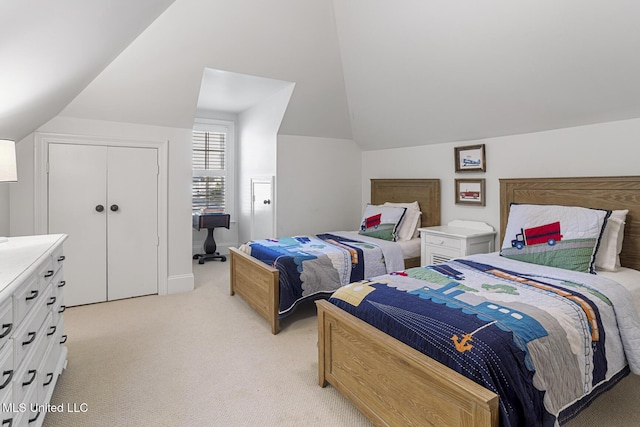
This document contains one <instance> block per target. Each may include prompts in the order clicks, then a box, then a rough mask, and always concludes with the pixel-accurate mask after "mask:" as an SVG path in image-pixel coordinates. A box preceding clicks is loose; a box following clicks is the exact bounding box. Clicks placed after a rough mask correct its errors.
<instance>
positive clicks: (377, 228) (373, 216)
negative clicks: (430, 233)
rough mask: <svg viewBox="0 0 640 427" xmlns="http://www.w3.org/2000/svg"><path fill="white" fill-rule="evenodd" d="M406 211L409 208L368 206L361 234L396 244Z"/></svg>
mask: <svg viewBox="0 0 640 427" xmlns="http://www.w3.org/2000/svg"><path fill="white" fill-rule="evenodd" d="M406 210H407V208H403V207H396V206H377V205H367V207H366V208H365V210H364V215H363V216H362V221H361V222H360V231H359V233H360V234H362V235H363V236H369V237H375V238H377V239H383V240H390V241H392V242H395V241H396V240H397V239H398V226H399V224H400V221H402V217H403V216H404V214H405V211H406Z"/></svg>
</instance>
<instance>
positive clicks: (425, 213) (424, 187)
mask: <svg viewBox="0 0 640 427" xmlns="http://www.w3.org/2000/svg"><path fill="white" fill-rule="evenodd" d="M416 200H417V201H418V204H419V205H420V210H421V211H422V216H421V218H420V226H421V227H430V226H433V225H440V180H439V179H372V180H371V203H372V204H374V205H381V204H383V203H384V202H393V203H411V202H415V201H416Z"/></svg>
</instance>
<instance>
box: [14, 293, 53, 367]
mask: <svg viewBox="0 0 640 427" xmlns="http://www.w3.org/2000/svg"><path fill="white" fill-rule="evenodd" d="M50 295H51V289H48V292H47V293H45V294H44V295H43V296H42V298H39V299H38V300H39V301H42V303H40V304H38V305H37V306H36V307H34V309H33V310H32V312H30V313H29V315H28V316H27V317H26V318H25V320H24V322H23V323H22V324H21V325H20V327H19V328H18V330H17V331H16V333H15V335H14V343H13V344H14V345H13V347H14V355H15V361H16V364H17V363H18V361H20V360H22V358H23V357H25V355H27V353H29V351H31V349H32V348H35V347H36V345H35V343H36V342H37V341H38V338H39V335H40V334H42V329H41V327H42V325H43V323H44V321H45V319H46V318H47V315H48V314H49V312H50V309H49V306H47V305H46V304H45V303H44V301H46V299H47V298H49V296H50Z"/></svg>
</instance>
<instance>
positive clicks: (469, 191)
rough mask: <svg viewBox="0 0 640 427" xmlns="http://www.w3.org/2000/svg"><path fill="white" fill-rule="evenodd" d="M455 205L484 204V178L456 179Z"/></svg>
mask: <svg viewBox="0 0 640 427" xmlns="http://www.w3.org/2000/svg"><path fill="white" fill-rule="evenodd" d="M455 189H456V199H455V200H456V204H457V205H475V206H484V205H485V202H486V200H485V193H484V179H456V185H455Z"/></svg>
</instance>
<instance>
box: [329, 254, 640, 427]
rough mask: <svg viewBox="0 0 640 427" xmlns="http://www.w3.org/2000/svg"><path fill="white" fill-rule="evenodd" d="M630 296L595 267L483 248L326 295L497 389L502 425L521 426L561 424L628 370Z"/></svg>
mask: <svg viewBox="0 0 640 427" xmlns="http://www.w3.org/2000/svg"><path fill="white" fill-rule="evenodd" d="M494 261H495V263H494ZM488 262H491V264H489V263H488ZM522 267H524V268H522ZM532 269H533V272H532ZM587 276H589V277H587ZM630 299H631V298H630V296H629V293H628V291H626V289H624V288H623V287H622V286H621V285H619V284H617V283H616V282H613V281H610V280H607V279H604V278H601V277H597V276H595V275H592V274H585V273H578V272H567V271H566V270H561V269H549V268H546V269H545V268H544V267H541V266H532V265H531V264H527V263H522V262H518V261H514V260H507V259H505V258H502V257H498V256H495V255H494V256H490V255H482V256H471V257H468V258H465V259H460V260H454V261H450V262H448V263H445V264H438V265H435V266H429V267H419V268H414V269H409V270H406V271H404V272H398V273H392V274H389V275H384V276H381V277H378V278H374V279H370V280H364V281H362V282H359V283H353V284H350V285H349V286H347V287H344V288H341V289H339V290H338V291H336V292H335V293H334V294H333V295H332V297H331V298H330V299H329V301H330V302H332V303H333V304H335V305H337V306H339V307H340V308H342V309H344V310H345V311H347V312H349V313H351V314H353V315H355V316H356V317H359V318H361V319H363V320H364V321H366V322H367V323H369V324H371V325H373V326H375V327H376V328H378V329H380V330H382V331H383V332H385V333H387V334H389V335H391V336H393V337H394V338H396V339H398V340H400V341H402V342H404V343H405V344H407V345H409V346H411V347H413V348H415V349H417V350H419V351H421V352H422V353H424V354H426V355H428V356H429V357H431V358H433V359H435V360H437V361H439V362H441V363H443V364H445V365H447V366H448V367H450V368H452V369H453V370H455V371H457V372H459V373H461V374H462V375H464V376H466V377H468V378H470V379H472V380H474V381H475V382H477V383H479V384H481V385H482V386H484V387H485V388H487V389H489V390H491V391H493V392H495V393H496V394H498V395H499V396H500V425H502V426H513V427H515V426H518V427H519V426H539V425H544V426H553V425H558V424H562V423H563V422H565V421H566V420H568V419H570V418H572V417H573V416H575V415H576V413H577V411H578V410H579V409H581V408H584V407H586V406H587V405H588V404H589V403H590V401H591V399H592V398H594V397H595V396H596V395H598V394H599V393H600V392H601V391H602V390H603V389H606V388H607V387H610V386H611V385H612V384H614V383H615V382H617V380H619V379H621V378H622V377H624V376H625V375H626V374H628V373H629V367H628V365H627V357H630V359H633V360H637V357H638V348H637V347H638V346H637V345H633V344H634V343H635V344H637V343H638V342H639V341H638V339H639V335H640V333H639V332H638V325H640V323H638V315H637V312H636V311H635V308H633V306H631V307H629V305H628V301H629V300H630ZM614 305H615V307H616V308H615V309H614ZM630 310H631V311H630ZM618 311H620V313H617V312H618ZM622 313H630V314H629V315H627V314H622ZM625 322H630V323H625ZM618 324H620V329H619V328H618ZM634 329H635V331H634ZM634 363H635V362H634ZM637 371H638V368H637V367H635V370H634V372H637Z"/></svg>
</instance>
